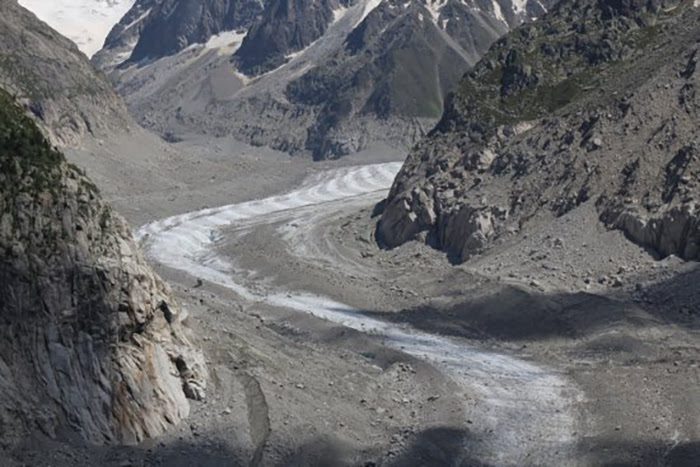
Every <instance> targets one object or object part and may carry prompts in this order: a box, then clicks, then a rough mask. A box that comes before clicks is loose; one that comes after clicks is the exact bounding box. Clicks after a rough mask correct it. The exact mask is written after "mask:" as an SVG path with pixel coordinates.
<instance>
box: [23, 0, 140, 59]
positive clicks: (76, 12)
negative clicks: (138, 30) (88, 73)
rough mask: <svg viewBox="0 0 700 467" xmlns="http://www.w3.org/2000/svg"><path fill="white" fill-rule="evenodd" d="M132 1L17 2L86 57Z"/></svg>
mask: <svg viewBox="0 0 700 467" xmlns="http://www.w3.org/2000/svg"><path fill="white" fill-rule="evenodd" d="M134 2H135V0H19V4H20V5H22V6H23V7H25V8H27V9H28V10H30V11H32V12H33V13H34V14H35V15H36V16H37V17H38V18H39V19H40V20H42V21H44V22H46V23H47V24H48V25H49V26H51V27H52V28H54V29H55V30H57V31H58V32H60V33H61V34H63V35H64V36H66V37H67V38H69V39H70V40H72V41H73V42H75V43H76V44H77V45H78V48H79V49H80V50H81V51H82V52H83V53H84V54H85V55H87V56H88V57H92V56H93V55H94V54H95V53H96V52H97V51H98V50H100V49H101V48H102V46H103V45H104V41H105V38H106V37H107V35H108V34H109V32H110V31H111V30H112V28H113V27H114V25H116V24H117V23H118V22H119V21H120V20H121V19H122V17H123V16H124V15H125V14H126V13H127V11H129V9H130V8H131V7H132V6H133V4H134Z"/></svg>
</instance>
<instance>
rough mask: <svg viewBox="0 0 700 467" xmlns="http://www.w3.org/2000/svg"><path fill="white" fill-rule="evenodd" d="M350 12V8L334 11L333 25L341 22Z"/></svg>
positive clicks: (339, 8)
mask: <svg viewBox="0 0 700 467" xmlns="http://www.w3.org/2000/svg"><path fill="white" fill-rule="evenodd" d="M347 12H348V8H347V7H344V6H341V7H338V8H336V9H335V10H333V24H335V23H337V22H338V21H340V20H341V18H342V17H343V16H345V14H346V13H347Z"/></svg>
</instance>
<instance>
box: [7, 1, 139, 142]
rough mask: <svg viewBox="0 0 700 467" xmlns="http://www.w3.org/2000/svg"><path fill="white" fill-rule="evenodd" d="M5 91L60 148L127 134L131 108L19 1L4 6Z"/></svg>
mask: <svg viewBox="0 0 700 467" xmlns="http://www.w3.org/2000/svg"><path fill="white" fill-rule="evenodd" d="M0 9H1V10H2V15H0V87H1V88H3V89H5V90H7V91H8V92H10V93H12V94H14V95H16V96H17V97H19V98H20V100H21V102H22V103H23V104H24V105H26V106H27V108H28V109H29V110H30V111H31V112H32V113H33V114H34V115H35V116H36V117H37V119H38V121H39V123H40V124H41V126H42V128H43V129H44V130H45V132H46V134H47V135H48V136H49V137H50V139H51V141H52V142H53V143H55V144H59V145H64V146H70V145H75V144H78V143H79V142H80V141H81V139H82V138H83V137H84V136H85V135H87V134H93V135H99V134H100V133H101V132H105V131H109V130H113V129H118V128H125V127H127V126H128V124H129V122H130V118H129V116H128V113H127V110H126V107H125V106H124V104H123V102H122V100H121V99H120V98H119V97H118V96H117V95H116V94H115V93H114V91H113V90H112V87H111V85H110V84H109V83H108V82H107V81H106V80H105V78H104V77H103V76H101V75H100V74H98V73H97V72H96V71H95V69H94V68H93V67H92V65H91V64H90V62H89V61H88V60H87V58H86V57H85V56H84V55H83V54H82V53H81V52H80V51H79V50H78V48H77V47H76V46H75V44H73V43H72V42H71V41H69V40H68V39H66V38H65V37H63V36H61V35H60V34H58V33H57V32H55V31H54V30H53V29H51V28H50V27H49V26H48V25H46V24H45V23H43V22H41V21H39V20H38V19H37V18H36V17H35V16H34V14H32V13H30V12H29V11H27V10H26V9H24V8H23V7H21V6H19V5H18V4H17V2H16V1H15V0H0Z"/></svg>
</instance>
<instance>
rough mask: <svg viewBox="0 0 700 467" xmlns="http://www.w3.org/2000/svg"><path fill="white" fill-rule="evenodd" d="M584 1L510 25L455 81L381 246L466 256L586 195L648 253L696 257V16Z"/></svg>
mask: <svg viewBox="0 0 700 467" xmlns="http://www.w3.org/2000/svg"><path fill="white" fill-rule="evenodd" d="M584 3H585V6H584V5H582V3H581V2H574V1H564V2H561V3H560V4H558V6H557V7H556V8H555V9H553V11H552V12H550V13H549V14H548V15H546V16H545V17H544V18H542V19H541V20H540V21H537V22H534V23H530V24H527V25H524V26H522V27H521V28H519V29H517V30H515V31H514V32H513V33H511V34H510V35H508V36H507V37H506V38H504V39H503V40H501V41H499V42H498V43H497V44H495V45H494V47H493V48H492V49H491V50H490V51H489V52H488V53H487V54H486V56H485V57H484V59H483V60H482V61H481V62H480V63H479V64H478V65H477V66H476V67H475V68H474V70H473V71H472V72H471V73H469V74H468V75H467V76H465V78H464V80H463V81H462V83H461V84H460V86H459V91H458V92H456V93H455V94H454V95H453V96H452V97H451V98H450V100H449V105H448V107H447V109H446V110H445V114H444V116H443V118H442V120H441V122H440V123H439V124H438V126H437V127H436V129H435V130H434V131H433V132H432V133H431V135H430V136H429V137H428V138H426V139H425V140H424V141H422V142H421V143H419V144H418V145H417V147H416V149H415V150H414V151H413V152H412V153H411V154H410V155H409V157H408V159H407V161H406V163H405V165H404V167H403V168H402V170H401V172H400V174H399V176H398V177H397V179H396V181H395V183H394V185H393V187H392V190H391V193H390V195H389V199H388V204H387V207H386V209H385V211H384V214H383V215H382V218H381V220H380V222H379V225H378V232H377V237H378V239H379V240H380V241H381V242H382V243H383V244H384V245H385V246H388V247H394V246H397V245H400V244H402V243H404V242H406V241H409V240H412V239H426V240H427V241H428V243H429V244H431V245H434V246H436V247H438V248H440V249H442V250H445V251H446V252H448V253H449V254H450V255H451V256H453V257H454V258H455V260H457V261H465V260H467V259H469V258H470V257H471V256H473V255H475V254H478V253H480V252H482V251H484V250H485V249H487V248H489V247H490V246H492V245H493V244H494V242H498V241H499V240H500V239H502V238H505V237H507V236H509V235H512V234H514V233H517V232H519V231H520V230H521V229H522V227H523V226H524V225H525V224H527V223H529V222H533V221H535V220H536V221H538V222H541V221H546V219H547V218H548V217H549V218H551V216H555V217H560V216H562V215H564V214H566V213H568V212H570V211H571V210H574V209H577V208H578V207H579V206H581V205H583V204H586V203H588V202H589V201H590V202H591V203H594V204H595V205H596V207H597V210H598V214H599V218H600V220H601V221H602V222H604V223H605V224H606V225H607V226H609V227H610V228H615V229H621V230H623V231H624V232H625V233H626V235H627V236H628V238H629V239H630V240H632V241H634V242H636V243H638V244H640V245H642V246H644V247H646V248H648V249H649V250H650V251H651V252H652V253H653V254H654V255H656V256H658V257H662V258H663V257H666V256H669V255H677V256H680V257H682V258H685V259H698V238H699V237H698V235H699V232H698V225H699V224H698V220H699V219H698V214H697V209H696V203H697V200H698V196H699V195H700V192H699V191H698V189H699V187H700V184H699V182H700V165H698V164H700V161H699V160H698V150H697V139H698V131H699V129H698V126H697V115H698V110H699V109H700V100H699V99H698V97H697V94H696V93H695V89H696V88H697V85H698V79H699V78H698V73H697V72H696V71H695V68H696V63H697V55H698V52H697V42H698V40H699V39H700V28H699V27H698V24H700V21H699V20H698V14H699V10H698V9H697V8H692V7H691V6H690V5H689V4H688V2H678V1H676V2H673V1H668V2H651V3H649V2H632V4H634V5H635V6H634V7H629V8H627V6H625V5H627V3H625V4H624V5H622V4H620V5H618V6H615V7H612V6H610V5H608V4H603V3H600V2H594V1H592V0H590V1H587V2H584ZM616 5H617V4H616ZM584 23H585V24H586V27H585V28H582V27H581V26H580V25H581V24H584ZM545 33H546V34H547V40H546V41H544V42H543V41H542V38H543V37H544V34H545ZM417 194H418V195H417ZM613 282H616V281H613Z"/></svg>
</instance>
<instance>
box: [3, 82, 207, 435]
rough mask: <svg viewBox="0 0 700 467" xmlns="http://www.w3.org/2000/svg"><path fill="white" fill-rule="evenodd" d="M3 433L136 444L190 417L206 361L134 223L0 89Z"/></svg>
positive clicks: (202, 386) (199, 393) (201, 388)
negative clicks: (107, 201)
mask: <svg viewBox="0 0 700 467" xmlns="http://www.w3.org/2000/svg"><path fill="white" fill-rule="evenodd" d="M0 212H1V213H2V214H0V388H1V389H2V393H3V396H4V397H3V400H2V402H0V443H1V444H2V445H3V446H5V447H7V446H8V445H9V446H11V445H12V444H14V443H15V442H17V441H19V440H21V439H22V438H23V437H24V436H26V434H27V433H29V432H32V431H34V430H37V429H38V430H41V431H42V432H43V433H44V434H46V435H48V436H56V435H58V434H64V435H65V434H67V433H68V432H74V433H77V434H78V435H79V436H80V437H82V438H83V439H84V440H86V441H88V442H90V443H97V444H104V443H136V442H139V441H141V440H142V439H144V438H147V437H153V436H157V435H159V434H161V433H163V432H164V431H165V430H167V429H168V428H169V427H172V426H173V425H174V424H177V423H178V422H179V421H180V420H182V419H183V418H185V417H186V416H187V415H188V411H189V404H188V402H187V399H186V398H187V397H191V398H202V397H203V396H204V389H205V384H206V369H205V366H204V362H203V357H202V355H201V353H200V352H199V351H198V350H197V349H196V348H195V347H193V346H192V344H191V343H190V341H189V340H188V337H187V336H186V334H185V328H184V327H183V323H182V319H183V314H182V312H181V310H180V309H179V307H178V305H177V304H176V303H175V302H174V300H173V298H172V294H171V292H170V290H169V289H168V287H167V285H166V284H165V283H163V281H162V280H161V279H160V278H159V277H158V276H157V275H155V274H154V273H153V271H151V269H150V268H149V267H148V266H147V265H146V263H145V261H144V259H143V257H142V256H141V253H140V252H139V249H138V247H137V245H136V243H135V242H134V240H133V238H132V236H131V232H130V230H129V227H128V226H127V224H126V222H125V221H124V220H123V219H122V218H120V217H119V216H118V215H117V214H115V213H114V212H112V211H111V209H110V208H109V206H107V205H106V204H105V203H104V202H103V201H102V200H101V199H100V195H99V193H98V192H97V189H96V188H95V186H94V185H93V184H92V183H90V181H89V180H87V178H86V177H85V176H84V175H83V174H82V173H81V172H80V171H79V170H78V169H76V168H75V167H73V166H70V165H68V164H67V163H66V162H65V160H64V159H63V156H62V155H61V154H60V153H58V152H56V151H55V150H53V149H52V148H51V146H50V145H49V144H48V142H46V141H45V140H44V137H43V136H42V134H41V133H40V131H39V130H38V128H37V127H36V126H35V125H34V123H33V121H32V120H30V119H29V118H28V117H26V116H25V115H24V114H23V111H22V110H21V109H20V108H18V107H16V106H15V104H14V103H13V102H12V100H11V98H10V97H9V96H8V95H7V94H6V93H4V92H3V91H0Z"/></svg>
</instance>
